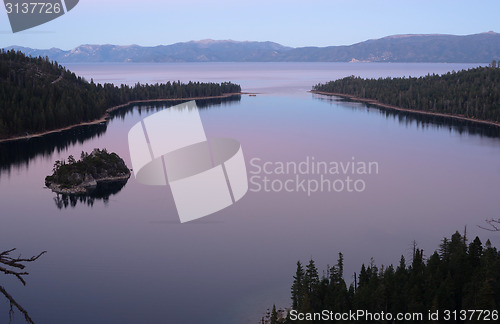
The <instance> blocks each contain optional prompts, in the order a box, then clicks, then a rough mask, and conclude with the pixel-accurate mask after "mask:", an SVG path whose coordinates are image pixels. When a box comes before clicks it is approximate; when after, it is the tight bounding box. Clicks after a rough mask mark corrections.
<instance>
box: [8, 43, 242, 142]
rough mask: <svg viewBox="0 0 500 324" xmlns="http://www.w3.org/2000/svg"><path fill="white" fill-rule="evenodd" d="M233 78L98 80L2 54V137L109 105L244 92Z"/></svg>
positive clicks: (50, 126) (95, 114) (65, 122)
mask: <svg viewBox="0 0 500 324" xmlns="http://www.w3.org/2000/svg"><path fill="white" fill-rule="evenodd" d="M240 92H241V87H240V86H239V85H237V84H233V83H231V82H223V83H200V82H189V83H181V82H180V81H177V82H167V83H166V84H158V83H156V84H151V85H150V84H145V85H143V84H139V83H137V84H136V85H134V86H133V87H130V86H127V85H123V84H122V85H121V86H120V87H117V86H115V85H113V84H109V83H106V84H104V85H101V84H96V83H94V82H93V80H91V81H90V82H88V81H86V80H85V79H83V78H81V77H79V76H76V75H75V74H74V73H72V72H71V71H69V70H67V69H66V68H65V67H63V66H61V65H59V64H58V63H57V62H51V61H49V59H48V58H47V57H46V58H41V57H38V58H33V57H29V56H26V55H24V54H23V53H22V52H19V51H18V52H15V51H13V50H11V51H5V50H1V52H0V140H2V139H8V138H12V137H19V136H21V137H22V136H28V137H29V136H30V135H33V134H40V133H44V132H47V131H52V130H58V129H63V128H66V127H68V126H72V125H78V124H82V123H89V122H92V121H95V120H98V119H100V118H102V117H103V116H104V115H105V114H106V113H107V112H108V109H110V108H112V107H117V106H120V105H124V104H127V103H129V102H136V101H148V100H164V99H189V98H206V97H221V96H224V95H226V94H230V93H240Z"/></svg>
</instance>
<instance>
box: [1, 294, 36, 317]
mask: <svg viewBox="0 0 500 324" xmlns="http://www.w3.org/2000/svg"><path fill="white" fill-rule="evenodd" d="M0 292H1V293H2V294H3V295H4V296H5V298H7V299H8V300H9V302H10V309H11V311H12V306H15V307H16V308H17V309H18V310H19V311H20V312H21V313H22V314H23V315H24V318H25V319H26V322H28V323H30V324H35V322H33V320H32V319H31V317H29V315H28V312H27V311H26V310H25V309H24V308H23V307H22V306H21V305H19V304H18V303H17V302H16V300H15V299H14V298H13V297H12V296H11V295H10V294H9V293H8V292H7V291H5V289H4V288H3V287H2V286H0Z"/></svg>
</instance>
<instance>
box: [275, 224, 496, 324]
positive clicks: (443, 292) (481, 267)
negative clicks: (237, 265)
mask: <svg viewBox="0 0 500 324" xmlns="http://www.w3.org/2000/svg"><path fill="white" fill-rule="evenodd" d="M499 270H500V254H499V253H498V251H497V249H496V248H495V247H493V246H492V245H491V243H490V241H489V240H488V241H486V243H485V244H483V243H482V242H481V240H480V239H479V238H478V237H476V238H475V239H474V240H473V241H471V242H470V243H469V242H468V239H467V237H466V234H464V235H461V234H460V233H459V232H456V233H455V234H453V235H452V236H451V238H444V239H443V241H442V243H441V245H440V248H439V250H438V251H435V252H434V253H432V254H426V253H424V251H423V250H421V249H419V248H418V247H417V246H415V247H414V250H413V259H412V260H411V263H410V265H407V262H406V260H405V258H404V256H401V259H400V262H399V264H398V265H397V266H396V267H395V266H393V265H390V266H383V265H382V266H380V267H377V266H376V265H375V262H374V261H373V259H372V260H371V262H370V264H368V265H365V264H363V265H362V266H361V269H360V271H359V272H358V273H355V274H354V275H355V278H356V280H355V282H354V283H353V284H350V285H349V286H347V284H346V282H345V281H344V257H343V255H342V253H339V254H338V260H337V262H336V264H335V265H334V266H332V267H329V268H328V269H326V271H325V272H323V276H322V277H320V276H319V274H318V268H317V267H316V264H315V261H314V260H313V259H312V258H311V260H309V262H308V263H307V265H306V266H305V267H304V266H303V264H302V263H301V262H300V261H299V262H297V268H296V272H295V275H294V277H293V284H292V287H291V299H292V305H291V309H292V310H295V311H296V312H297V313H310V314H313V313H321V312H322V311H323V310H328V311H329V312H330V311H331V312H333V313H336V314H341V313H349V312H350V311H351V312H353V311H354V312H356V311H357V310H364V311H367V312H370V313H372V314H374V313H380V312H385V313H386V314H387V313H390V314H398V313H422V314H424V318H423V320H422V321H421V320H419V321H414V322H415V323H422V322H423V323H427V322H431V321H429V320H428V319H427V318H426V316H427V314H428V313H429V311H431V312H439V316H440V317H439V319H440V320H439V321H443V320H445V319H446V314H447V313H446V311H450V316H452V317H453V316H454V315H453V311H454V310H456V311H457V313H456V314H458V316H460V314H461V313H460V311H464V310H489V311H490V321H491V320H493V319H494V318H492V315H493V314H492V313H491V312H492V311H494V310H496V312H497V313H496V314H497V315H496V318H497V319H498V310H499V306H500V271H499ZM469 315H470V313H468V315H467V316H469ZM473 316H476V317H475V318H474V320H472V322H476V321H477V320H478V317H477V316H479V315H478V313H476V314H475V315H473ZM482 316H483V317H482V318H483V319H485V314H483V315H482ZM293 319H294V318H293V316H290V312H289V313H288V317H287V318H286V319H284V318H281V319H280V318H279V316H278V314H277V312H276V311H275V308H273V312H272V314H271V316H270V320H269V321H268V322H270V323H273V324H274V323H293V322H296V321H292V320H293ZM451 321H452V322H456V321H455V320H453V319H452V320H451ZM298 322H303V323H319V322H327V323H328V322H330V323H331V322H334V321H328V320H327V321H318V320H312V321H298ZM342 322H344V323H349V322H355V321H349V320H347V321H342ZM363 322H380V321H363ZM384 322H391V321H384ZM405 322H409V323H411V322H412V321H405Z"/></svg>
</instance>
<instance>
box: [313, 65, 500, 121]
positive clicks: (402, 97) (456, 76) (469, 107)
mask: <svg viewBox="0 0 500 324" xmlns="http://www.w3.org/2000/svg"><path fill="white" fill-rule="evenodd" d="M312 91H313V92H318V93H330V94H340V95H345V96H346V97H349V98H350V99H352V100H357V99H359V101H363V102H367V103H372V104H381V106H382V107H384V105H389V106H392V107H394V108H398V107H399V108H402V109H408V110H412V111H415V112H425V113H436V114H443V115H449V116H457V117H462V118H464V119H470V120H478V121H479V120H484V121H489V122H492V123H496V124H498V123H499V122H500V68H498V67H497V66H496V65H495V67H493V64H492V65H491V66H490V67H478V68H474V69H469V70H462V71H459V72H455V71H453V72H448V73H446V74H443V75H437V74H432V75H427V76H424V77H419V78H416V77H408V78H406V77H403V78H379V79H363V78H360V77H355V76H350V77H346V78H343V79H339V80H336V81H330V82H327V83H324V84H317V85H315V86H314V87H313V88H312ZM370 101H371V102H370ZM386 108H389V107H386Z"/></svg>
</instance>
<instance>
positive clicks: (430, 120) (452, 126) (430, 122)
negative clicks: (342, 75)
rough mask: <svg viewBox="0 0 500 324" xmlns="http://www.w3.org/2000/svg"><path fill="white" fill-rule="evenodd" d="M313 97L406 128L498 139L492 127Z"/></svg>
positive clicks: (498, 129) (498, 132)
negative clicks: (369, 113)
mask: <svg viewBox="0 0 500 324" xmlns="http://www.w3.org/2000/svg"><path fill="white" fill-rule="evenodd" d="M313 97H314V98H315V99H317V100H321V101H329V102H336V101H341V102H352V103H356V105H353V106H352V108H353V109H363V110H365V109H366V110H368V111H375V112H378V113H380V114H381V115H384V116H385V117H386V118H387V119H393V120H397V121H398V122H399V123H400V124H402V125H405V126H406V127H408V126H411V125H413V124H415V125H416V126H417V128H422V129H426V128H429V127H431V128H435V129H437V130H439V129H448V130H449V131H450V132H456V133H458V134H460V135H462V134H467V135H478V136H480V137H483V136H484V137H491V138H500V127H498V126H494V125H488V124H483V123H476V122H472V121H468V120H461V119H456V118H451V117H443V116H434V115H426V114H419V113H418V112H414V113H413V112H407V111H397V110H393V109H385V108H383V107H379V106H376V105H372V104H368V103H360V102H357V101H353V100H350V99H347V98H340V97H331V96H322V95H314V96H313Z"/></svg>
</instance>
